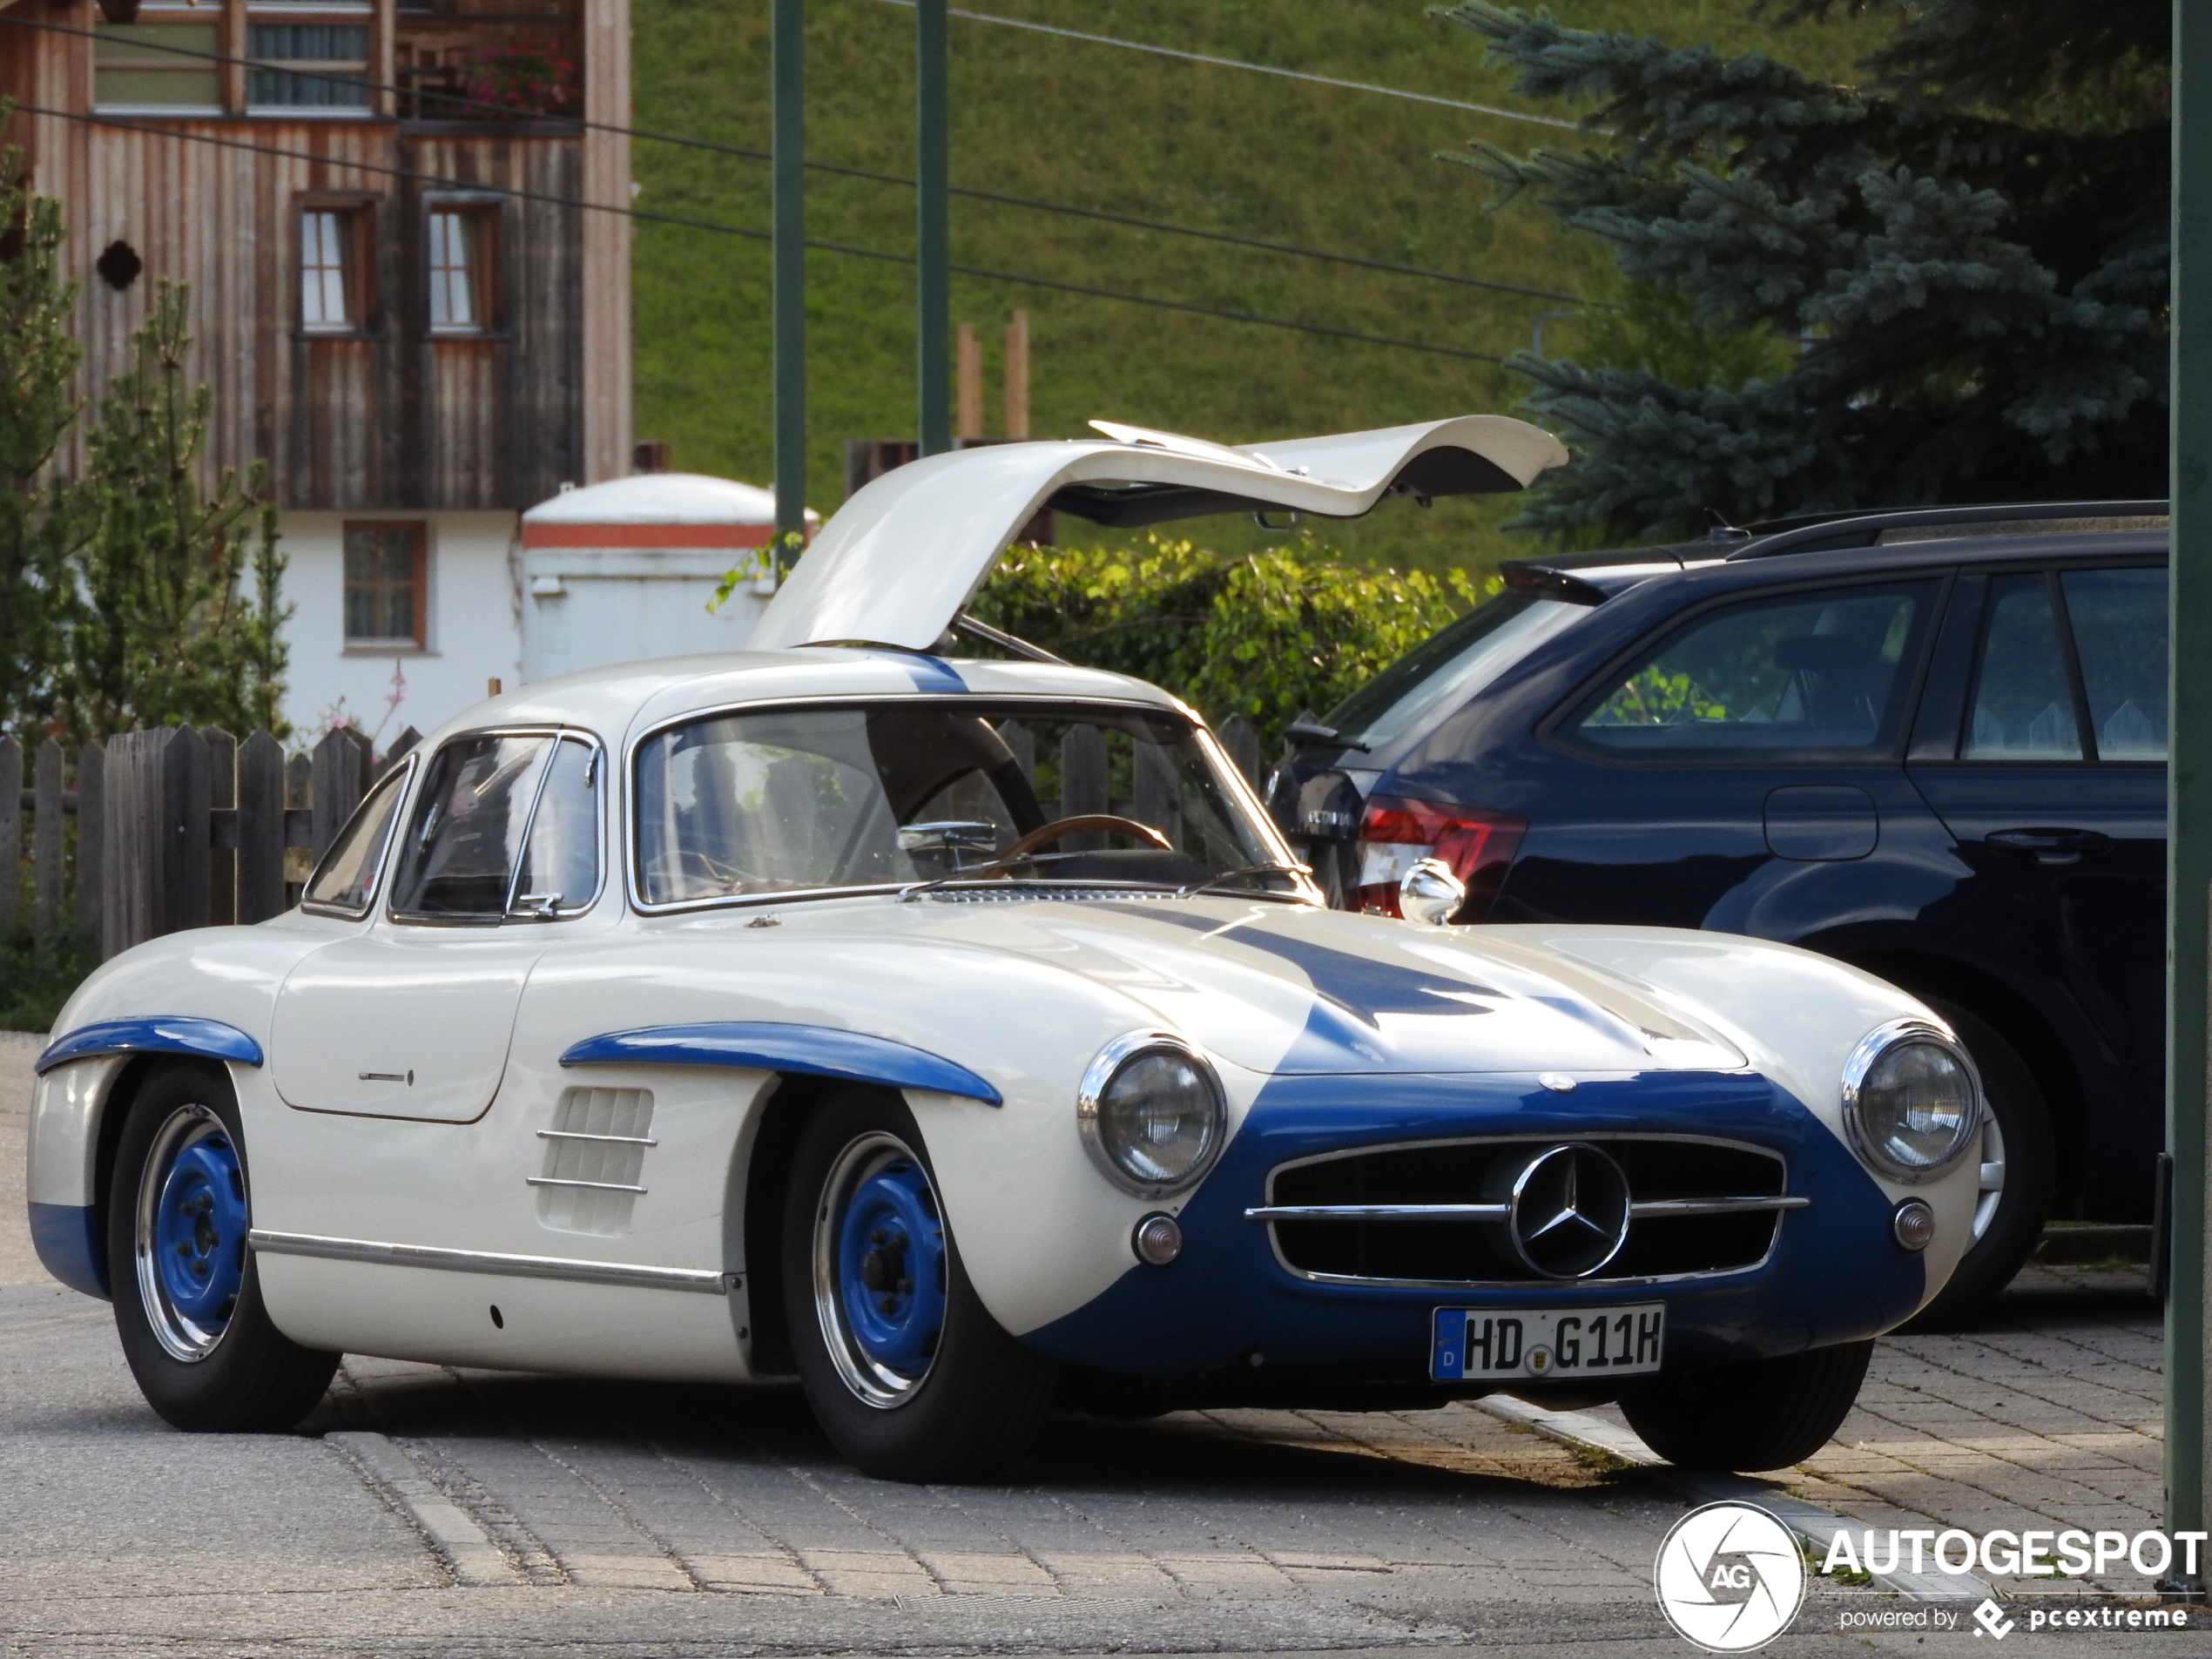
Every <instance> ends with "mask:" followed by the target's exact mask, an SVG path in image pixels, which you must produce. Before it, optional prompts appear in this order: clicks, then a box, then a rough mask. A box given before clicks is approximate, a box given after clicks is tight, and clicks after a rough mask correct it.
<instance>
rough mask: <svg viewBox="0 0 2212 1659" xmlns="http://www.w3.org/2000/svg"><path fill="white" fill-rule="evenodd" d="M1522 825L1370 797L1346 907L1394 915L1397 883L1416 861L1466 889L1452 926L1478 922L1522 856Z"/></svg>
mask: <svg viewBox="0 0 2212 1659" xmlns="http://www.w3.org/2000/svg"><path fill="white" fill-rule="evenodd" d="M1527 827H1528V820H1527V819H1525V818H1516V817H1514V815H1513V814H1512V813H1489V812H1484V811H1483V810H1482V809H1481V808H1480V807H1475V806H1439V805H1437V804H1436V803H1435V802H1433V801H1426V800H1407V799H1403V798H1401V797H1399V796H1394V795H1373V796H1370V797H1369V798H1368V800H1367V811H1366V815H1365V816H1364V817H1363V818H1361V819H1360V821H1359V881H1358V883H1357V885H1355V886H1354V887H1353V888H1352V902H1353V903H1354V904H1355V905H1356V906H1357V907H1359V909H1361V910H1364V911H1366V912H1367V913H1368V914H1370V915H1378V916H1394V915H1396V914H1399V911H1398V884H1399V882H1400V881H1402V880H1405V878H1406V871H1408V870H1410V869H1412V868H1413V867H1414V866H1415V865H1416V864H1418V863H1420V861H1421V860H1423V859H1427V858H1436V859H1441V860H1444V862H1445V863H1447V864H1448V865H1450V866H1451V867H1452V873H1453V875H1456V876H1457V877H1459V878H1460V880H1461V881H1463V882H1465V883H1466V884H1467V903H1466V904H1465V905H1463V906H1461V907H1460V914H1458V915H1456V916H1454V917H1453V918H1452V920H1453V921H1461V922H1466V921H1483V920H1485V919H1486V918H1487V916H1488V915H1489V914H1490V904H1491V901H1492V900H1494V899H1495V898H1496V897H1497V896H1498V889H1499V888H1500V887H1502V886H1503V885H1504V883H1505V879H1506V869H1507V866H1509V865H1510V864H1512V862H1513V855H1514V853H1517V852H1519V851H1520V850H1521V835H1522V833H1524V832H1525V831H1526V830H1527Z"/></svg>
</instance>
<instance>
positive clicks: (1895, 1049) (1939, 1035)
mask: <svg viewBox="0 0 2212 1659" xmlns="http://www.w3.org/2000/svg"><path fill="white" fill-rule="evenodd" d="M1916 1047H1924V1048H1929V1049H1934V1050H1936V1051H1937V1052H1938V1053H1939V1054H1940V1055H1942V1056H1943V1058H1944V1059H1945V1060H1946V1061H1948V1062H1950V1064H1951V1065H1952V1067H1953V1068H1955V1069H1956V1070H1957V1071H1958V1073H1959V1078H1960V1080H1961V1082H1963V1083H1964V1085H1965V1093H1966V1103H1965V1109H1964V1110H1963V1111H1961V1112H1958V1113H1956V1114H1954V1115H1952V1116H1955V1119H1956V1121H1955V1122H1954V1123H1952V1124H1951V1125H1950V1126H1949V1127H1947V1128H1942V1129H1940V1132H1941V1133H1942V1134H1943V1135H1944V1136H1947V1139H1948V1144H1946V1145H1943V1146H1942V1147H1941V1148H1940V1150H1936V1151H1934V1152H1932V1155H1930V1156H1928V1157H1925V1159H1923V1160H1922V1161H1920V1162H1917V1163H1916V1162H1914V1161H1912V1157H1911V1156H1909V1155H1900V1154H1899V1153H1898V1150H1897V1149H1896V1143H1898V1140H1899V1138H1900V1135H1901V1131H1900V1130H1899V1128H1898V1127H1896V1126H1894V1125H1893V1126H1892V1127H1891V1128H1889V1129H1888V1130H1886V1131H1885V1129H1884V1128H1883V1126H1881V1125H1879V1124H1878V1123H1874V1122H1872V1121H1871V1116H1872V1115H1873V1114H1874V1113H1875V1112H1877V1111H1878V1110H1879V1109H1880V1102H1879V1098H1878V1096H1879V1093H1880V1091H1881V1090H1882V1089H1883V1088H1884V1087H1885V1082H1884V1079H1883V1078H1882V1077H1881V1076H1879V1075H1878V1074H1879V1072H1880V1071H1881V1070H1882V1069H1883V1068H1884V1062H1885V1061H1894V1060H1896V1059H1898V1058H1900V1057H1901V1056H1902V1055H1903V1053H1904V1051H1905V1050H1907V1049H1912V1048H1916ZM1988 1112H1989V1108H1988V1105H1987V1103H1986V1098H1985V1096H1983V1093H1982V1087H1981V1074H1980V1073H1979V1071H1977V1070H1976V1069H1974V1062H1973V1055H1970V1054H1968V1053H1967V1052H1966V1048H1965V1045H1963V1044H1962V1043H1960V1042H1959V1040H1958V1038H1956V1037H1954V1036H1953V1035H1951V1033H1950V1032H1948V1031H1946V1030H1945V1029H1944V1028H1942V1027H1941V1026H1939V1025H1933V1024H1931V1023H1930V1022H1927V1021H1925V1020H1915V1019H1904V1020H1892V1021H1890V1022H1887V1023H1886V1024H1883V1025H1878V1026H1877V1027H1875V1028H1874V1029H1873V1030H1871V1031H1870V1032H1868V1033H1867V1034H1866V1035H1865V1036H1864V1037H1861V1038H1860V1039H1859V1041H1858V1046H1857V1047H1856V1048H1854V1049H1852V1050H1851V1055H1850V1057H1849V1058H1848V1059H1846V1060H1845V1061H1844V1080H1843V1116H1844V1134H1845V1136H1847V1137H1848V1139H1849V1140H1850V1142H1851V1150H1852V1151H1853V1152H1854V1153H1856V1154H1857V1155H1858V1159H1859V1161H1860V1162H1861V1163H1865V1165H1867V1166H1868V1167H1869V1168H1870V1169H1871V1170H1875V1171H1876V1172H1877V1173H1878V1174H1880V1175H1883V1176H1885V1177H1888V1178H1889V1179H1890V1180H1892V1181H1898V1182H1902V1183H1904V1184H1906V1185H1908V1186H1917V1185H1919V1184H1921V1183H1922V1182H1926V1181H1932V1180H1934V1179H1936V1178H1937V1177H1939V1176H1942V1175H1946V1174H1947V1173H1949V1172H1950V1171H1951V1170H1952V1169H1953V1168H1955V1167H1956V1166H1957V1165H1958V1163H1959V1159H1960V1158H1962V1157H1965V1156H1966V1153H1967V1151H1968V1150H1970V1149H1971V1148H1972V1147H1973V1145H1974V1143H1975V1142H1976V1140H1977V1138H1978V1137H1979V1135H1980V1133H1981V1130H1982V1126H1983V1124H1984V1123H1986V1121H1987V1118H1988ZM1930 1127H1932V1128H1934V1127H1939V1126H1936V1125H1931V1126H1930ZM1921 1132H1925V1131H1921Z"/></svg>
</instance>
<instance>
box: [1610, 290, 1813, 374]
mask: <svg viewBox="0 0 2212 1659" xmlns="http://www.w3.org/2000/svg"><path fill="white" fill-rule="evenodd" d="M1626 289H1627V292H1626V294H1625V297H1624V298H1623V299H1622V302H1621V306H1620V308H1619V309H1618V310H1608V311H1599V312H1594V313H1592V314H1590V316H1589V319H1588V320H1587V321H1585V322H1583V323H1582V324H1581V326H1580V328H1579V331H1578V338H1579V340H1580V341H1581V345H1580V346H1579V347H1578V349H1577V351H1576V353H1575V355H1576V357H1577V358H1578V359H1579V360H1581V361H1587V362H1588V364H1589V365H1590V366H1591V367H1592V368H1615V369H1622V370H1625V371H1627V372H1629V373H1630V374H1649V375H1651V376H1653V377H1655V378H1656V379H1658V380H1662V381H1666V382H1667V383H1668V384H1669V385H1670V386H1700V387H1703V386H1712V387H1718V388H1720V389H1721V390H1723V391H1725V392H1740V391H1742V390H1743V388H1745V387H1746V386H1748V385H1750V383H1751V382H1752V381H1758V380H1771V379H1773V378H1774V377H1775V376H1776V375H1778V374H1787V373H1789V371H1790V362H1791V358H1793V357H1794V356H1796V354H1797V350H1796V347H1793V346H1792V345H1791V343H1790V342H1789V341H1786V340H1781V339H1777V337H1776V336H1775V335H1774V334H1773V333H1772V332H1771V331H1770V330H1769V329H1766V328H1764V327H1760V328H1711V327H1707V326H1706V325H1705V324H1704V323H1703V322H1702V321H1700V320H1698V316H1697V302H1696V299H1695V297H1693V296H1692V295H1690V294H1688V293H1681V292H1679V291H1676V290H1671V289H1667V288H1661V287H1654V286H1653V285H1652V284H1650V283H1649V282H1631V283H1629V284H1627V285H1626Z"/></svg>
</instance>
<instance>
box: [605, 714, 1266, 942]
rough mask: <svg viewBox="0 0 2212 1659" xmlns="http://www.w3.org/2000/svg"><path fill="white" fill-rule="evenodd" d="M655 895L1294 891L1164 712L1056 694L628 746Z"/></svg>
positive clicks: (715, 724) (645, 868)
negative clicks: (1104, 886)
mask: <svg viewBox="0 0 2212 1659" xmlns="http://www.w3.org/2000/svg"><path fill="white" fill-rule="evenodd" d="M636 800H637V890H638V896H639V898H640V899H641V900H643V901H644V903H645V904H648V905H667V904H688V903H698V902H701V901H708V900H724V899H737V898H747V897H754V896H759V895H765V894H790V893H821V892H836V891H840V890H846V889H853V888H871V887H876V888H880V887H905V886H908V885H910V884H914V883H918V882H929V883H944V884H946V885H947V886H948V887H961V886H965V885H967V884H969V883H976V882H983V881H1005V880H1021V881H1023V882H1025V883H1027V882H1044V883H1059V884H1065V883H1080V884H1082V885H1083V886H1086V887H1096V886H1097V885H1099V884H1101V883H1111V884H1134V885H1137V886H1143V887H1188V886H1191V885H1193V884H1196V883H1199V882H1204V881H1209V880H1217V879H1218V880H1222V881H1223V882H1224V885H1227V886H1230V887H1242V888H1244V889H1246V890H1258V891H1271V892H1278V893H1288V892H1291V891H1293V890H1296V889H1297V888H1298V881H1297V880H1296V878H1295V877H1293V876H1292V875H1291V874H1289V873H1285V872H1283V871H1281V870H1279V869H1278V870H1258V871H1255V870H1253V869H1252V867H1254V866H1272V865H1275V864H1277V863H1278V861H1279V860H1282V859H1283V858H1284V857H1285V854H1284V853H1283V851H1282V849H1281V848H1280V846H1278V844H1277V842H1276V840H1275V839H1274V838H1273V836H1272V835H1271V833H1269V832H1268V830H1267V828H1266V827H1265V826H1264V824H1263V823H1262V822H1261V821H1259V820H1258V818H1257V816H1256V815H1255V814H1253V813H1251V812H1250V811H1249V810H1248V809H1247V808H1246V806H1244V801H1243V799H1242V798H1241V797H1240V796H1239V795H1238V793H1237V792H1234V791H1233V790H1232V788H1231V786H1229V785H1228V783H1227V782H1226V780H1225V779H1224V778H1223V776H1222V775H1221V773H1220V772H1219V771H1218V770H1217V761H1216V759H1215V753H1214V752H1213V751H1212V750H1211V748H1210V746H1209V745H1206V744H1204V742H1202V740H1201V738H1200V736H1199V733H1198V732H1197V729H1196V728H1195V727H1193V726H1192V725H1190V724H1188V723H1187V722H1185V721H1184V720H1182V719H1179V718H1176V717H1173V716H1170V715H1166V714H1161V713H1156V712H1150V711H1137V710H1130V709H1113V708H1097V707H1090V706H1084V705H1069V704H1064V703H1056V704H1051V705H1035V704H1029V705H988V704H984V703H982V702H981V699H978V698H961V699H959V700H958V701H956V702H954V701H948V702H944V703H937V702H932V701H927V700H924V699H904V700H900V701H895V702H894V701H887V702H883V703H880V704H866V703H858V704H854V703H840V704H837V705H829V706H823V705H815V706H812V707H799V708H786V709H772V710H764V711H757V712H752V711H748V712H745V713H738V714H723V715H714V716H709V717H706V718H701V719H698V720H693V721H690V722H687V723H685V724H684V725H678V726H675V727H672V728H671V729H670V730H668V731H665V732H660V733H658V734H657V735H656V736H654V737H653V738H651V739H650V740H648V741H647V742H646V743H645V744H644V745H643V746H642V747H641V748H640V749H639V750H638V752H637V790H636Z"/></svg>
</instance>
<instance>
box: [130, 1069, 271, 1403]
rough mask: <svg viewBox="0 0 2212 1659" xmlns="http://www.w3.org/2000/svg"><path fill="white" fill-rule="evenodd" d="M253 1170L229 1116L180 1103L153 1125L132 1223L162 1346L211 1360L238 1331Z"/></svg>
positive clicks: (144, 1299) (142, 1293) (141, 1277)
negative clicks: (243, 1160) (243, 1159)
mask: <svg viewBox="0 0 2212 1659" xmlns="http://www.w3.org/2000/svg"><path fill="white" fill-rule="evenodd" d="M246 1213H247V1212H246V1171H245V1169H244V1167H243V1166H242V1165H241V1164H240V1163H239V1157H238V1146H237V1143H236V1142H234V1141H233V1139H232V1137H231V1132H230V1130H229V1128H228V1127H227V1126H226V1124H225V1123H223V1120H222V1119H221V1118H219V1117H218V1116H215V1114H214V1112H213V1111H212V1110H211V1109H208V1108H207V1107H206V1106H200V1105H191V1106H180V1107H179V1108H178V1109H176V1110H175V1111H173V1112H172V1113H171V1114H170V1115H169V1117H168V1119H167V1121H165V1123H163V1124H162V1125H161V1127H160V1128H159V1129H158V1130H156V1131H155V1133H154V1137H153V1143H152V1146H151V1147H149V1148H148V1149H147V1151H146V1161H145V1168H144V1169H143V1170H140V1172H139V1176H138V1215H137V1217H136V1225H135V1227H134V1229H133V1238H134V1245H135V1248H134V1251H133V1255H134V1257H135V1258H136V1265H137V1269H138V1300H139V1304H140V1305H141V1306H143V1307H144V1308H145V1318H146V1327H147V1329H148V1330H150V1331H152V1333H153V1339H154V1340H155V1341H156V1342H158V1343H159V1344H160V1345H161V1347H162V1350H163V1352H165V1353H167V1354H168V1355H169V1356H170V1358H172V1359H181V1360H184V1361H185V1362H186V1363H188V1364H189V1363H191V1362H192V1361H195V1360H199V1359H206V1357H207V1356H208V1355H209V1354H211V1353H212V1352H214V1351H215V1347H216V1345H217V1344H218V1343H219V1342H221V1341H222V1339H223V1333H224V1332H226V1331H227V1330H229V1329H230V1321H231V1316H232V1314H233V1312H235V1311H236V1309H237V1306H238V1296H239V1288H240V1287H241V1286H242V1285H243V1284H244V1283H245V1278H246Z"/></svg>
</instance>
